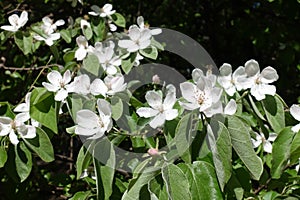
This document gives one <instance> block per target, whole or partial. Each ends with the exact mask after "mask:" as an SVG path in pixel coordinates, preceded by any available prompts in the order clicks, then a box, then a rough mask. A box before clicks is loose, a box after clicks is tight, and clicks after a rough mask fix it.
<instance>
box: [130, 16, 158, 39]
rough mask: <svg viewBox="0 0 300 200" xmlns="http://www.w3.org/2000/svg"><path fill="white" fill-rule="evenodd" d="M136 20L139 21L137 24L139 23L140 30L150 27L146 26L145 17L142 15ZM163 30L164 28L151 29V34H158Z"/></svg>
mask: <svg viewBox="0 0 300 200" xmlns="http://www.w3.org/2000/svg"><path fill="white" fill-rule="evenodd" d="M136 21H137V24H138V26H139V28H140V30H143V29H149V27H148V26H145V23H144V18H143V17H142V16H139V17H138V18H137V20H136ZM161 32H162V30H161V29H160V28H156V29H151V30H150V33H151V35H158V34H161Z"/></svg>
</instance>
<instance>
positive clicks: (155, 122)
mask: <svg viewBox="0 0 300 200" xmlns="http://www.w3.org/2000/svg"><path fill="white" fill-rule="evenodd" d="M165 120H166V119H165V115H164V114H162V113H160V114H158V115H157V116H156V117H154V119H152V120H151V121H150V123H149V125H150V126H151V127H152V128H157V127H160V126H162V125H163V124H164V123H165Z"/></svg>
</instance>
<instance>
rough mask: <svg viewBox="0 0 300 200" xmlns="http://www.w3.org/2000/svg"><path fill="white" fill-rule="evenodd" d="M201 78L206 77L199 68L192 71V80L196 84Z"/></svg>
mask: <svg viewBox="0 0 300 200" xmlns="http://www.w3.org/2000/svg"><path fill="white" fill-rule="evenodd" d="M200 77H204V73H203V71H202V70H201V69H199V68H196V69H194V70H193V71H192V78H193V81H194V83H197V81H198V79H199V78H200Z"/></svg>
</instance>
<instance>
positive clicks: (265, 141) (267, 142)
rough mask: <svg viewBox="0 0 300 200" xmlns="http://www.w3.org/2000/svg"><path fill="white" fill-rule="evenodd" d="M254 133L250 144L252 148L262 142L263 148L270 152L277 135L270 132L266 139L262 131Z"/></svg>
mask: <svg viewBox="0 0 300 200" xmlns="http://www.w3.org/2000/svg"><path fill="white" fill-rule="evenodd" d="M254 133H255V139H253V138H251V141H252V145H253V147H254V148H257V147H258V146H259V145H261V144H263V150H264V151H265V152H267V153H272V144H271V142H274V141H275V139H276V137H277V135H276V134H275V133H270V135H269V138H268V139H266V138H265V135H264V134H263V133H260V134H258V133H256V132H254Z"/></svg>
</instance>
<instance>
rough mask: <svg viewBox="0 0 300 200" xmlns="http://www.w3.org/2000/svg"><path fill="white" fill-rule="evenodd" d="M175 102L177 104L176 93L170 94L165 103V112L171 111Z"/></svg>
mask: <svg viewBox="0 0 300 200" xmlns="http://www.w3.org/2000/svg"><path fill="white" fill-rule="evenodd" d="M175 102H176V94H175V92H168V93H167V96H166V98H165V100H164V103H163V107H164V110H169V109H171V108H173V106H174V104H175Z"/></svg>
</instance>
